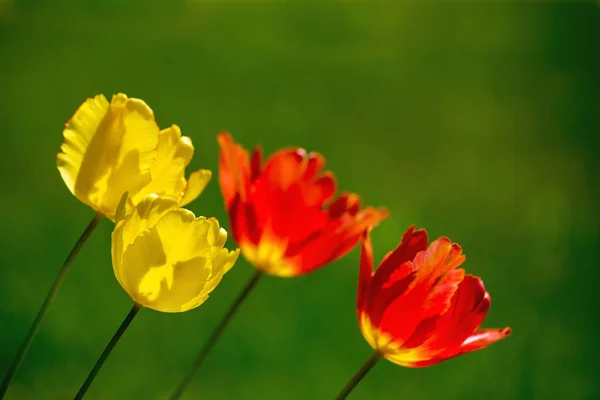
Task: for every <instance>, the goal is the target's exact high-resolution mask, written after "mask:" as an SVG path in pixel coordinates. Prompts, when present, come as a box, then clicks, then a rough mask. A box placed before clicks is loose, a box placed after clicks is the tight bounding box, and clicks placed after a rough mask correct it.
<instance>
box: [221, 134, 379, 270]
mask: <svg viewBox="0 0 600 400" xmlns="http://www.w3.org/2000/svg"><path fill="white" fill-rule="evenodd" d="M218 141H219V145H220V147H221V155H220V164H219V181H220V183H221V191H222V193H223V197H224V199H225V205H226V207H227V211H228V213H229V219H230V221H231V233H232V235H233V237H234V238H235V240H236V241H237V242H238V244H239V246H240V248H241V250H242V254H243V255H244V256H245V257H246V259H248V260H249V261H250V262H251V263H252V264H254V266H255V267H256V268H258V269H260V270H262V271H264V272H266V273H268V274H272V275H278V276H285V277H289V276H297V275H302V274H305V273H308V272H311V271H313V270H315V269H317V268H319V267H321V266H323V265H325V264H327V263H329V262H332V261H334V260H336V259H338V258H340V257H341V256H343V255H344V254H346V253H348V252H349V251H350V250H351V249H352V248H353V247H354V246H355V245H356V244H357V243H358V241H359V240H360V238H361V236H362V234H363V232H364V231H365V230H366V229H369V228H372V227H374V226H377V225H378V224H379V223H380V222H381V221H382V220H383V219H385V218H386V217H387V215H388V212H387V211H386V210H384V209H375V208H371V207H367V208H364V209H361V207H360V201H359V197H358V195H356V194H353V193H347V194H342V195H340V196H339V197H338V198H336V199H334V193H335V191H336V183H335V180H334V176H333V174H332V173H331V172H329V171H323V167H324V166H325V159H324V158H323V156H322V155H320V154H318V153H306V151H305V150H304V149H301V148H293V149H282V150H279V151H277V152H276V153H275V154H273V155H272V156H271V157H270V158H269V159H268V160H266V162H264V163H263V162H262V160H261V152H260V150H258V149H256V150H254V152H253V153H252V155H251V156H250V154H249V153H248V151H246V150H245V149H244V148H243V147H242V146H240V145H239V144H236V143H234V142H233V139H232V138H231V136H230V135H229V134H228V133H221V134H219V135H218Z"/></svg>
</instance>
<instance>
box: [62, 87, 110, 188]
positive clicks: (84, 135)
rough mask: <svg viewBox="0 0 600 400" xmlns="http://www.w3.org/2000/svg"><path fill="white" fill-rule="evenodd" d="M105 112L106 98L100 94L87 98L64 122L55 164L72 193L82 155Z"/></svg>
mask: <svg viewBox="0 0 600 400" xmlns="http://www.w3.org/2000/svg"><path fill="white" fill-rule="evenodd" d="M107 112H108V100H106V97H104V96H103V95H101V94H100V95H98V96H96V97H94V98H93V99H87V100H86V101H85V103H83V104H82V105H81V106H79V108H78V109H77V111H76V112H75V115H73V117H71V119H70V120H69V121H68V122H67V123H66V124H65V129H64V131H63V137H64V140H63V144H62V145H61V146H60V150H61V152H60V153H58V155H57V157H56V165H57V167H58V170H59V171H60V175H61V176H62V178H63V181H65V184H66V185H67V187H68V188H69V190H70V191H71V193H73V195H75V182H76V181H77V176H78V175H79V168H80V167H81V164H82V163H83V156H84V155H85V153H86V151H87V148H88V146H89V144H90V142H91V141H92V139H93V137H94V135H95V134H96V131H97V130H98V126H99V125H100V123H101V122H102V119H103V118H104V116H105V115H106V113H107Z"/></svg>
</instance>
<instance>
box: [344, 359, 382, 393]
mask: <svg viewBox="0 0 600 400" xmlns="http://www.w3.org/2000/svg"><path fill="white" fill-rule="evenodd" d="M382 358H383V353H382V352H380V351H377V350H375V351H374V352H373V354H371V357H369V359H368V360H367V362H366V363H364V364H363V366H362V367H360V369H359V370H358V371H357V372H356V374H354V376H353V377H352V379H350V381H349V382H348V383H347V384H346V386H344V388H343V389H342V391H341V392H340V394H338V395H337V397H336V398H335V400H343V399H345V398H346V397H348V395H349V394H350V392H352V389H354V388H355V387H356V385H358V383H359V382H360V381H361V380H362V378H364V377H365V375H367V373H368V372H369V371H370V370H371V368H373V367H374V366H375V364H377V363H378V362H379V360H381V359H382Z"/></svg>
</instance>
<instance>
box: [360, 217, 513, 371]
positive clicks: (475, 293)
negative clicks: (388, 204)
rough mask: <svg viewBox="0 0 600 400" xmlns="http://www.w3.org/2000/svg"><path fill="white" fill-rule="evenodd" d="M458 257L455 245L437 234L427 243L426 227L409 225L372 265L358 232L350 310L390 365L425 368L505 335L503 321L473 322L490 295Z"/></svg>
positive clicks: (485, 307)
mask: <svg viewBox="0 0 600 400" xmlns="http://www.w3.org/2000/svg"><path fill="white" fill-rule="evenodd" d="M464 260H465V256H464V255H463V254H462V250H461V248H460V246H459V245H458V244H456V243H451V242H450V240H449V239H448V238H446V237H442V238H439V239H437V240H435V241H434V242H432V243H431V244H430V245H429V247H427V232H426V231H425V230H424V229H420V230H417V231H415V230H414V227H411V228H409V229H408V231H406V233H405V234H404V236H403V237H402V242H401V243H400V245H399V246H398V247H397V248H396V249H395V250H394V251H391V252H389V253H388V254H387V255H386V256H385V257H384V259H383V261H382V262H381V264H380V266H379V268H377V270H376V271H373V255H372V247H371V241H370V239H369V235H368V232H367V233H365V235H364V240H363V245H362V254H361V263H360V277H359V284H358V296H357V311H358V318H359V323H360V328H361V330H362V333H363V335H364V337H365V339H366V340H367V342H369V344H370V345H371V347H373V348H374V349H375V350H376V351H379V352H380V353H382V354H383V356H384V357H385V358H387V359H388V360H390V361H392V362H394V363H396V364H399V365H402V366H405V367H426V366H429V365H433V364H437V363H439V362H442V361H445V360H448V359H450V358H452V357H456V356H459V355H461V354H465V353H469V352H471V351H474V350H479V349H483V348H484V347H486V346H487V345H489V344H491V343H494V342H496V341H498V340H500V339H503V338H505V337H506V336H508V335H509V334H510V331H511V330H510V328H504V329H480V328H479V326H480V325H481V323H482V322H483V319H484V318H485V315H486V314H487V312H488V310H489V308H490V301H491V298H490V295H489V293H488V292H487V291H486V290H485V288H484V286H483V282H482V281H481V279H480V278H478V277H476V276H472V275H465V271H464V270H463V269H462V268H458V267H459V266H460V265H461V264H462V263H463V261H464Z"/></svg>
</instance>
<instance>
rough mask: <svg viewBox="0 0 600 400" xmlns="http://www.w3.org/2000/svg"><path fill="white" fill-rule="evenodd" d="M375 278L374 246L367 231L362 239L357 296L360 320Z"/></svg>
mask: <svg viewBox="0 0 600 400" xmlns="http://www.w3.org/2000/svg"><path fill="white" fill-rule="evenodd" d="M372 277H373V245H372V244H371V238H370V236H369V231H368V230H366V231H365V233H364V234H363V238H362V248H361V252H360V271H359V273H358V293H357V296H356V309H357V312H358V318H359V320H360V318H361V315H362V313H363V312H364V311H365V310H364V308H365V303H366V302H367V301H368V300H369V299H368V296H369V294H370V291H371V288H370V285H371V278H372Z"/></svg>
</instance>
